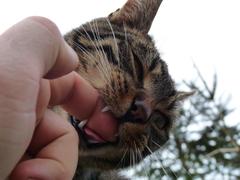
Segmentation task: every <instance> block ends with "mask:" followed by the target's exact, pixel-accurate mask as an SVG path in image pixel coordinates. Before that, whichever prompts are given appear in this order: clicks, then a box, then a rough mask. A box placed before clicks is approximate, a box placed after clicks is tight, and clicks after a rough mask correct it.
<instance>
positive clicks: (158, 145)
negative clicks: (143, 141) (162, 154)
mask: <svg viewBox="0 0 240 180" xmlns="http://www.w3.org/2000/svg"><path fill="white" fill-rule="evenodd" d="M151 141H152V142H153V144H155V145H156V146H157V147H159V148H162V146H160V144H158V143H157V142H155V141H154V140H152V139H151Z"/></svg>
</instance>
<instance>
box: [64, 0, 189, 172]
mask: <svg viewBox="0 0 240 180" xmlns="http://www.w3.org/2000/svg"><path fill="white" fill-rule="evenodd" d="M161 2H162V1H161V0H128V1H127V2H126V4H125V5H124V6H123V7H122V8H121V9H118V10H117V11H115V12H113V13H111V14H110V15H109V16H108V17H106V18H99V19H95V20H93V21H91V22H89V23H86V24H84V25H82V26H80V27H79V28H76V29H74V30H72V31H71V32H69V33H68V34H67V35H65V39H66V41H67V42H68V43H69V45H70V46H71V47H72V48H73V49H74V50H75V51H76V52H77V54H78V56H79V67H78V69H77V70H76V71H77V72H78V73H79V74H80V75H81V76H82V77H84V78H85V79H86V80H87V81H88V82H89V83H90V84H91V85H92V86H93V87H94V88H96V89H97V90H98V92H99V94H100V95H99V99H98V103H97V107H96V111H95V112H94V113H93V115H92V117H90V118H89V119H88V120H84V121H83V120H79V121H81V122H80V123H79V130H78V131H79V136H80V148H79V149H80V151H79V166H80V167H82V168H83V167H90V168H99V169H114V168H119V167H127V166H129V165H131V164H133V163H137V162H139V161H140V160H142V158H143V157H145V156H147V155H148V154H151V153H152V152H154V151H155V150H157V149H159V148H160V147H161V146H162V145H163V144H164V143H165V142H166V141H167V140H168V136H169V131H170V129H171V127H172V124H173V121H174V119H175V118H176V117H177V114H178V108H177V106H178V104H179V102H181V101H182V100H184V99H185V98H186V97H188V96H189V95H191V93H185V92H179V91H177V90H176V88H175V84H174V82H173V80H172V78H171V76H170V75H169V73H168V68H167V65H166V63H165V62H164V61H163V60H162V59H161V57H160V55H159V53H158V51H157V49H156V48H155V45H154V42H153V40H152V38H151V37H150V36H149V35H148V31H149V29H150V27H151V24H152V21H153V19H154V17H155V15H156V13H157V10H158V8H159V6H160V4H161ZM133 159H134V161H133Z"/></svg>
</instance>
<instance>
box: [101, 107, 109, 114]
mask: <svg viewBox="0 0 240 180" xmlns="http://www.w3.org/2000/svg"><path fill="white" fill-rule="evenodd" d="M107 111H110V108H109V106H105V107H104V108H103V109H102V111H101V112H102V113H104V112H107Z"/></svg>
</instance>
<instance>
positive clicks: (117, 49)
mask: <svg viewBox="0 0 240 180" xmlns="http://www.w3.org/2000/svg"><path fill="white" fill-rule="evenodd" d="M106 20H107V23H108V25H109V27H110V29H111V31H112V35H113V40H114V42H115V50H116V55H117V56H116V59H117V61H118V66H119V67H120V59H119V48H118V44H117V40H116V36H115V33H114V30H113V27H112V24H111V22H110V21H109V19H108V18H106Z"/></svg>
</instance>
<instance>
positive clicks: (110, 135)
mask: <svg viewBox="0 0 240 180" xmlns="http://www.w3.org/2000/svg"><path fill="white" fill-rule="evenodd" d="M103 108H104V105H103V102H102V101H101V99H99V100H98V102H97V105H96V108H95V111H94V112H93V113H92V115H91V117H90V118H89V119H88V121H87V124H86V125H85V126H84V128H83V130H84V132H85V134H86V136H87V138H88V140H90V141H92V142H97V143H104V142H109V141H110V142H113V141H115V140H116V134H117V133H118V122H117V120H116V119H115V118H114V117H113V115H112V114H111V113H110V112H101V111H102V109H103Z"/></svg>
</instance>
